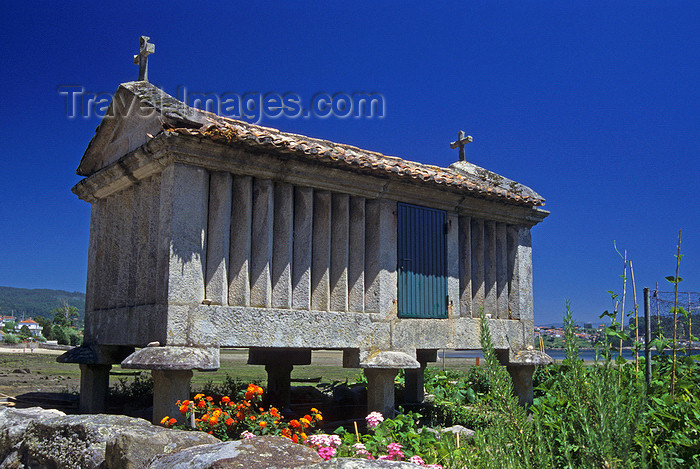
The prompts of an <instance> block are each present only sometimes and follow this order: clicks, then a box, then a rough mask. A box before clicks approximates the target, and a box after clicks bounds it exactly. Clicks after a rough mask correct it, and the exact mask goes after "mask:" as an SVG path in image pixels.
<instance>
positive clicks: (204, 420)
mask: <svg viewBox="0 0 700 469" xmlns="http://www.w3.org/2000/svg"><path fill="white" fill-rule="evenodd" d="M207 420H209V414H204V415H202V422H206V421H207Z"/></svg>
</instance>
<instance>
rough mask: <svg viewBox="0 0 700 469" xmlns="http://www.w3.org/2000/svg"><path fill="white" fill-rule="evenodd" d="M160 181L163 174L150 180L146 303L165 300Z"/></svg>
mask: <svg viewBox="0 0 700 469" xmlns="http://www.w3.org/2000/svg"><path fill="white" fill-rule="evenodd" d="M160 181H161V175H160V174H155V175H153V176H151V178H150V180H149V182H148V193H147V195H146V197H148V200H149V201H150V202H149V206H148V210H149V214H148V254H147V262H146V272H144V279H145V282H144V285H145V289H146V291H145V295H146V296H145V298H146V299H145V301H146V304H155V303H159V302H163V301H164V300H163V296H164V293H163V291H162V290H160V289H159V288H161V287H162V285H161V283H160V282H158V278H159V276H158V274H157V272H159V270H158V258H159V257H164V256H165V253H164V252H163V251H160V250H159V249H158V246H159V245H160Z"/></svg>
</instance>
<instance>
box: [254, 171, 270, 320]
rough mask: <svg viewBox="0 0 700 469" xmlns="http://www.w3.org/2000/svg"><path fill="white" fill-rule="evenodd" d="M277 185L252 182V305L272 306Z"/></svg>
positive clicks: (262, 181) (263, 180)
mask: <svg viewBox="0 0 700 469" xmlns="http://www.w3.org/2000/svg"><path fill="white" fill-rule="evenodd" d="M273 217H274V184H273V182H272V181H271V180H269V179H254V180H253V224H252V232H251V251H250V305H251V306H253V307H257V308H269V307H270V306H271V305H272V279H271V268H272V229H273V222H274V218H273Z"/></svg>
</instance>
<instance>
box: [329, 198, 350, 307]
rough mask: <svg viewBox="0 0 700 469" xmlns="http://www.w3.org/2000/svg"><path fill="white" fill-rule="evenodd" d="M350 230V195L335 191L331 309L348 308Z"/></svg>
mask: <svg viewBox="0 0 700 469" xmlns="http://www.w3.org/2000/svg"><path fill="white" fill-rule="evenodd" d="M349 230H350V197H349V196H348V195H347V194H335V193H334V194H333V195H332V197H331V270H330V289H331V299H330V309H331V311H347V310H348V252H349V245H348V241H349Z"/></svg>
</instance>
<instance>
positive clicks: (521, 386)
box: [506, 365, 535, 407]
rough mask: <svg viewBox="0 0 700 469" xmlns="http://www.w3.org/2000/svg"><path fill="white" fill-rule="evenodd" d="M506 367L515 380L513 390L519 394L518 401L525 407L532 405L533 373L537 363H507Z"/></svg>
mask: <svg viewBox="0 0 700 469" xmlns="http://www.w3.org/2000/svg"><path fill="white" fill-rule="evenodd" d="M506 369H507V370H508V373H509V374H510V377H511V379H512V380H513V391H514V392H515V395H516V396H518V402H519V404H520V405H521V406H523V407H528V406H530V405H532V400H533V399H534V395H533V386H532V375H533V373H534V372H535V365H507V366H506Z"/></svg>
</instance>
